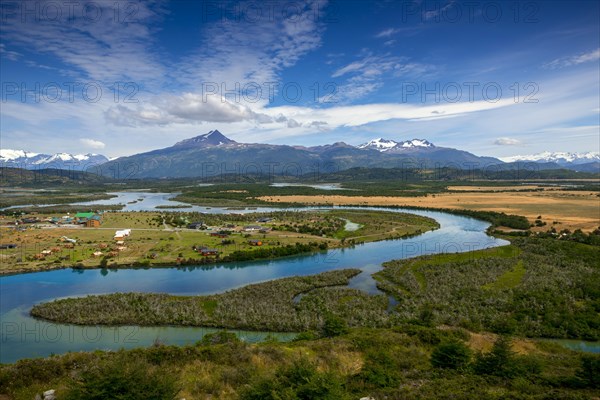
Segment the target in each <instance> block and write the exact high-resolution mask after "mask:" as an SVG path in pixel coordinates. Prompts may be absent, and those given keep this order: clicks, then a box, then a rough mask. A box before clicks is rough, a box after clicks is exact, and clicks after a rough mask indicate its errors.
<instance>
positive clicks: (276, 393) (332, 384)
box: [240, 359, 348, 400]
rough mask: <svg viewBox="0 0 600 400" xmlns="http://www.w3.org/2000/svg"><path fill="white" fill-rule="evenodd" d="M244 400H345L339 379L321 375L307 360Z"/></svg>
mask: <svg viewBox="0 0 600 400" xmlns="http://www.w3.org/2000/svg"><path fill="white" fill-rule="evenodd" d="M240 398H241V399H242V400H271V399H272V400H275V399H277V400H280V399H297V400H343V399H346V398H348V397H347V395H346V394H345V393H344V390H343V387H342V382H341V381H340V380H339V378H337V377H336V376H335V375H333V374H331V373H327V372H319V371H317V368H316V367H315V366H314V365H313V364H312V363H310V362H309V361H307V360H304V359H301V360H299V361H296V362H295V363H294V364H292V365H291V366H290V367H287V368H280V369H278V370H277V372H276V373H275V376H274V377H269V378H264V379H261V380H259V381H257V382H256V383H254V384H253V385H251V386H250V387H248V388H247V389H245V390H244V391H243V392H242V394H241V396H240Z"/></svg>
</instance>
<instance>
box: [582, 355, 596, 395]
mask: <svg viewBox="0 0 600 400" xmlns="http://www.w3.org/2000/svg"><path fill="white" fill-rule="evenodd" d="M577 377H578V378H579V380H580V381H581V383H582V384H583V386H585V387H589V388H594V389H600V357H599V356H597V355H585V356H583V357H581V367H580V368H579V371H577Z"/></svg>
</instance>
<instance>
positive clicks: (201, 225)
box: [187, 221, 206, 229]
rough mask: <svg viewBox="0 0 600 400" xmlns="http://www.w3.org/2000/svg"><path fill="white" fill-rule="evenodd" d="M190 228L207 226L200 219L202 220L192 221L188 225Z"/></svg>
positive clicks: (204, 227)
mask: <svg viewBox="0 0 600 400" xmlns="http://www.w3.org/2000/svg"><path fill="white" fill-rule="evenodd" d="M187 228H188V229H206V226H205V225H204V222H202V221H200V222H192V223H191V224H188V225H187Z"/></svg>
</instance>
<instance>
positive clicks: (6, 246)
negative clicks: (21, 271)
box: [0, 243, 17, 250]
mask: <svg viewBox="0 0 600 400" xmlns="http://www.w3.org/2000/svg"><path fill="white" fill-rule="evenodd" d="M16 248H17V245H16V244H14V243H6V244H0V250H5V249H16Z"/></svg>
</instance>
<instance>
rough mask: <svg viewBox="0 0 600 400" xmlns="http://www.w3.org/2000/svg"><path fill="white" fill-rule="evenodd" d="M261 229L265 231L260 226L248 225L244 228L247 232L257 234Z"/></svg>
mask: <svg viewBox="0 0 600 400" xmlns="http://www.w3.org/2000/svg"><path fill="white" fill-rule="evenodd" d="M261 229H264V228H263V227H262V226H260V225H246V226H245V227H244V231H245V232H257V231H260V230H261Z"/></svg>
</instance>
